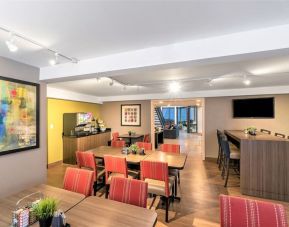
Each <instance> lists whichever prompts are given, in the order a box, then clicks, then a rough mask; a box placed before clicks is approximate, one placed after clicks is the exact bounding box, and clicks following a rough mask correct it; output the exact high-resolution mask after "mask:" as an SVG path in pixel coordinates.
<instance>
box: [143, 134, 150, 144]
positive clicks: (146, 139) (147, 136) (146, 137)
mask: <svg viewBox="0 0 289 227" xmlns="http://www.w3.org/2000/svg"><path fill="white" fill-rule="evenodd" d="M143 142H144V143H149V142H150V134H145V135H144V137H143Z"/></svg>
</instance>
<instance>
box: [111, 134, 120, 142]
mask: <svg viewBox="0 0 289 227" xmlns="http://www.w3.org/2000/svg"><path fill="white" fill-rule="evenodd" d="M118 137H119V132H113V133H112V141H116V140H119V138H118Z"/></svg>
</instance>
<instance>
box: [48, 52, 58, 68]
mask: <svg viewBox="0 0 289 227" xmlns="http://www.w3.org/2000/svg"><path fill="white" fill-rule="evenodd" d="M58 56H59V54H58V53H55V54H54V58H55V59H52V60H50V61H49V63H50V65H56V64H58V63H59V62H58Z"/></svg>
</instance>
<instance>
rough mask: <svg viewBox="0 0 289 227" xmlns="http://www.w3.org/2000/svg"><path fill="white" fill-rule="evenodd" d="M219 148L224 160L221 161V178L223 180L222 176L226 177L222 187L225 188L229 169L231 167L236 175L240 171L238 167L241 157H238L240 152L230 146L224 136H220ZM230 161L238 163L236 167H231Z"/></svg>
mask: <svg viewBox="0 0 289 227" xmlns="http://www.w3.org/2000/svg"><path fill="white" fill-rule="evenodd" d="M221 146H222V150H223V152H224V160H223V165H222V177H223V178H224V176H226V179H225V184H224V187H227V183H228V179H229V173H230V169H231V168H232V167H233V169H234V170H235V171H238V173H239V171H240V170H239V168H240V167H239V165H240V156H241V155H240V150H238V149H237V148H235V149H234V148H233V147H232V146H230V144H229V141H228V140H227V136H225V135H222V136H221ZM232 161H233V162H236V161H237V162H238V164H237V167H235V166H234V165H233V166H232V165H231V164H232ZM233 164H235V163H233Z"/></svg>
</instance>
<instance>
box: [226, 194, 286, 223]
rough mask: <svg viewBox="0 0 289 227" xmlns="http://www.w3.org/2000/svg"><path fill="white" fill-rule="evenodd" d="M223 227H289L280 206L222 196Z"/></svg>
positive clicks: (282, 208) (283, 210)
mask: <svg viewBox="0 0 289 227" xmlns="http://www.w3.org/2000/svg"><path fill="white" fill-rule="evenodd" d="M220 206H221V210H220V215H221V227H242V226H248V227H253V226H256V227H257V226H258V227H259V226H268V227H269V226H270V227H277V226H278V227H288V223H287V217H286V212H285V209H284V207H283V206H282V205H280V204H274V203H269V202H261V201H256V200H251V199H245V198H240V197H233V196H227V195H220Z"/></svg>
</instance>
